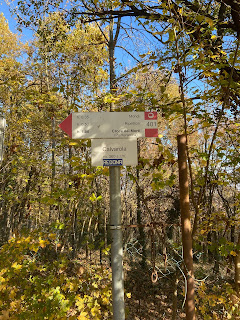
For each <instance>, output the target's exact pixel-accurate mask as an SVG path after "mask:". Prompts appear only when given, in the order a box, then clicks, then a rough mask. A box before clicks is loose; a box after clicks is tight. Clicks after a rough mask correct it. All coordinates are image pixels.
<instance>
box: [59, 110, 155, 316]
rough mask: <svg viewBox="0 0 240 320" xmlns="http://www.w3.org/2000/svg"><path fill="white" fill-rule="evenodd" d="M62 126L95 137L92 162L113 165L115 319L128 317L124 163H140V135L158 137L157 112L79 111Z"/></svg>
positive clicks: (71, 132) (83, 136) (81, 135)
mask: <svg viewBox="0 0 240 320" xmlns="http://www.w3.org/2000/svg"><path fill="white" fill-rule="evenodd" d="M59 127H60V128H61V129H62V130H63V131H65V132H66V133H67V134H68V136H70V137H71V138H72V139H91V145H92V160H91V161H92V166H109V167H110V168H109V176H110V225H109V228H110V230H111V234H112V245H111V266H112V296H113V319H114V320H124V319H125V308H124V281H123V245H122V225H121V220H122V213H121V190H120V166H129V165H131V166H134V165H137V158H138V156H137V138H143V137H158V124H157V112H79V113H72V114H70V115H69V116H68V117H67V118H66V119H65V120H64V121H63V122H62V123H61V124H60V125H59Z"/></svg>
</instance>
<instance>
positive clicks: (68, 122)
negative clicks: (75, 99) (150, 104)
mask: <svg viewBox="0 0 240 320" xmlns="http://www.w3.org/2000/svg"><path fill="white" fill-rule="evenodd" d="M59 127H60V128H61V129H62V130H63V131H65V132H66V133H67V134H68V135H69V136H70V137H71V138H72V139H128V138H134V139H136V138H144V137H157V136H158V124H157V112H156V111H153V112H74V113H71V114H70V115H69V116H68V117H67V118H66V119H65V120H64V121H63V122H62V123H61V124H60V125H59Z"/></svg>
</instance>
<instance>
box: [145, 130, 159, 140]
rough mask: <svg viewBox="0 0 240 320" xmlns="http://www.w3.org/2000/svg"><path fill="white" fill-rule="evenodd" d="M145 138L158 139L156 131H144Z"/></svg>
mask: <svg viewBox="0 0 240 320" xmlns="http://www.w3.org/2000/svg"><path fill="white" fill-rule="evenodd" d="M145 137H149V138H150V137H158V129H145Z"/></svg>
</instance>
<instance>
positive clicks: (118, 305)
mask: <svg viewBox="0 0 240 320" xmlns="http://www.w3.org/2000/svg"><path fill="white" fill-rule="evenodd" d="M109 174H110V226H109V228H110V230H111V236H112V245H111V266H112V297H113V319H114V320H124V319H125V306H124V280H123V243H122V225H121V224H122V221H121V220H122V211H121V190H120V189H121V188H120V167H117V166H113V167H109Z"/></svg>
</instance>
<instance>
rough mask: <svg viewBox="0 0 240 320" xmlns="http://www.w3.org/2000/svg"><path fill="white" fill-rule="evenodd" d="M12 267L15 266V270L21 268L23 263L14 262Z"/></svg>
mask: <svg viewBox="0 0 240 320" xmlns="http://www.w3.org/2000/svg"><path fill="white" fill-rule="evenodd" d="M12 268H14V269H15V270H19V269H21V268H22V265H21V264H18V263H17V262H14V263H13V264H12Z"/></svg>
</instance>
